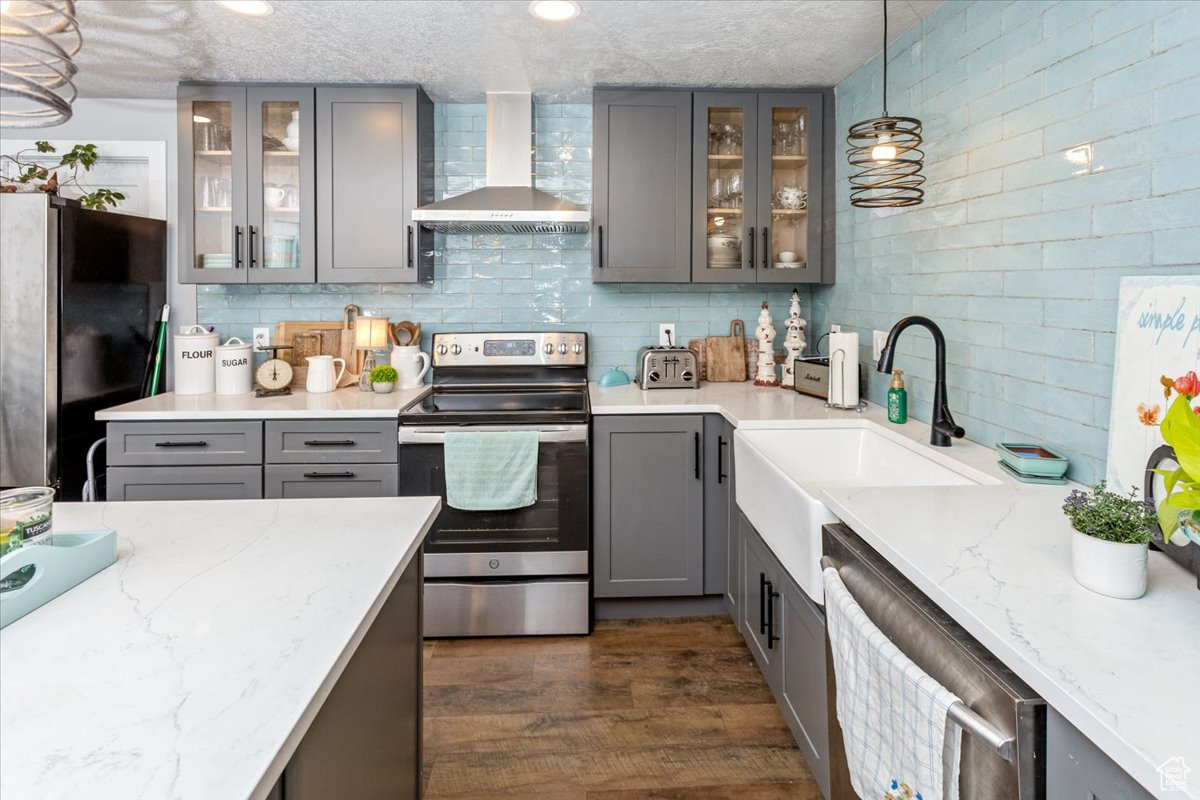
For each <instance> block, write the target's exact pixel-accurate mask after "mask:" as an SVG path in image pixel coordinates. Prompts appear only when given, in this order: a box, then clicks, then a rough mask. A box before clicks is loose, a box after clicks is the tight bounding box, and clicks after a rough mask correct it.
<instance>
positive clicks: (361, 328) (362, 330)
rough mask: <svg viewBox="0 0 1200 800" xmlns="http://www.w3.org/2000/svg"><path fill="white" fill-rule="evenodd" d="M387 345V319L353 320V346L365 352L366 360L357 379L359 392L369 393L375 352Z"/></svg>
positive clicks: (361, 318)
mask: <svg viewBox="0 0 1200 800" xmlns="http://www.w3.org/2000/svg"><path fill="white" fill-rule="evenodd" d="M387 343H388V320H387V317H363V316H360V317H359V318H358V319H357V320H355V322H354V346H355V347H356V348H357V349H359V350H365V351H366V352H367V355H366V358H364V359H363V369H362V375H361V376H360V377H359V379H358V389H359V391H362V392H369V391H371V370H373V369H375V351H376V350H382V349H383V348H385V347H387Z"/></svg>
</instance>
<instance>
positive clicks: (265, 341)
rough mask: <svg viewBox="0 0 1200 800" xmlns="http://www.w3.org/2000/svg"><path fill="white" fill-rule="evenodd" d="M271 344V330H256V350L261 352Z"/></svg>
mask: <svg viewBox="0 0 1200 800" xmlns="http://www.w3.org/2000/svg"><path fill="white" fill-rule="evenodd" d="M270 343H271V329H270V328H255V329H254V349H255V350H261V349H262V348H264V347H266V346H267V345H269V344H270Z"/></svg>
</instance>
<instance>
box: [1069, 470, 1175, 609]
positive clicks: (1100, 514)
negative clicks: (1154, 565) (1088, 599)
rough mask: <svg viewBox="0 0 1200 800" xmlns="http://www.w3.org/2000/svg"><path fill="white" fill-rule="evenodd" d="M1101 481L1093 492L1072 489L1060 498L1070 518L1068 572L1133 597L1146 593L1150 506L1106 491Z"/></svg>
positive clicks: (1102, 590)
mask: <svg viewBox="0 0 1200 800" xmlns="http://www.w3.org/2000/svg"><path fill="white" fill-rule="evenodd" d="M1106 487H1107V484H1106V483H1105V482H1104V481H1100V482H1099V483H1097V484H1096V485H1095V486H1093V487H1092V489H1091V491H1089V492H1084V491H1080V490H1079V489H1075V490H1073V491H1072V492H1071V493H1070V494H1069V495H1067V498H1066V500H1065V501H1064V502H1063V513H1064V514H1066V515H1067V519H1069V520H1070V521H1071V527H1073V528H1074V529H1075V535H1074V537H1073V538H1072V539H1071V573H1072V574H1073V575H1074V576H1075V580H1076V581H1078V582H1079V584H1080V585H1081V586H1083V587H1085V588H1087V589H1091V590H1092V591H1093V592H1096V593H1098V594H1103V595H1107V596H1108V597H1118V598H1122V599H1128V600H1132V599H1134V598H1138V597H1141V596H1142V595H1143V594H1145V593H1146V560H1147V553H1148V551H1149V547H1150V539H1151V537H1152V535H1153V530H1154V528H1153V525H1154V519H1155V513H1154V506H1153V504H1152V503H1150V502H1149V501H1147V500H1139V499H1137V489H1132V490H1131V491H1130V492H1129V494H1128V495H1119V494H1116V493H1114V492H1110V491H1108V490H1107V488H1106Z"/></svg>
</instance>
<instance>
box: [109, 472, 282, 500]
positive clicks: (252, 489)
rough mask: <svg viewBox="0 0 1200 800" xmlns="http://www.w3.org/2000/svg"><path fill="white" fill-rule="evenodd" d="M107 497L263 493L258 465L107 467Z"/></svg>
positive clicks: (194, 497) (234, 497)
mask: <svg viewBox="0 0 1200 800" xmlns="http://www.w3.org/2000/svg"><path fill="white" fill-rule="evenodd" d="M106 478H107V481H108V494H107V499H108V500H109V501H136V500H252V499H255V498H259V497H262V490H263V482H262V467H261V466H245V465H243V466H221V467H109V468H108V471H107V473H106Z"/></svg>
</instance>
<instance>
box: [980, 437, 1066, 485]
mask: <svg viewBox="0 0 1200 800" xmlns="http://www.w3.org/2000/svg"><path fill="white" fill-rule="evenodd" d="M996 450H997V451H998V452H999V453H1000V466H1001V467H1003V468H1004V471H1005V472H1007V473H1008V474H1009V475H1012V476H1013V477H1014V478H1016V479H1017V480H1019V481H1023V482H1025V483H1047V484H1063V483H1066V482H1067V479H1066V478H1065V477H1063V476H1064V475H1066V474H1067V467H1069V466H1070V462H1068V461H1067V459H1066V458H1064V457H1062V456H1060V455H1059V454H1058V453H1055V452H1053V451H1052V450H1050V449H1049V448H1047V447H1046V446H1044V445H1040V444H1005V443H1004V442H1000V443H999V444H997V445H996Z"/></svg>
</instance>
